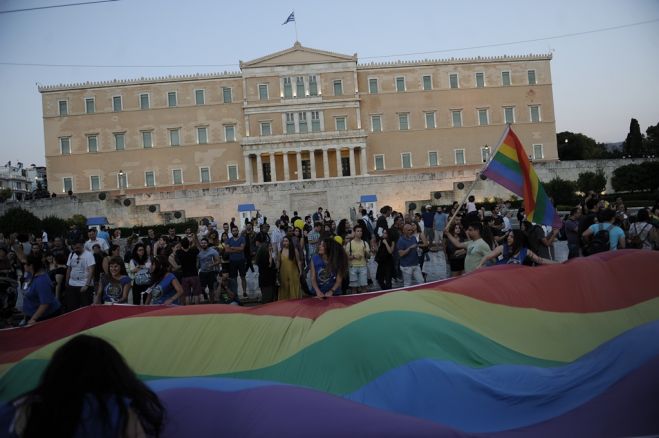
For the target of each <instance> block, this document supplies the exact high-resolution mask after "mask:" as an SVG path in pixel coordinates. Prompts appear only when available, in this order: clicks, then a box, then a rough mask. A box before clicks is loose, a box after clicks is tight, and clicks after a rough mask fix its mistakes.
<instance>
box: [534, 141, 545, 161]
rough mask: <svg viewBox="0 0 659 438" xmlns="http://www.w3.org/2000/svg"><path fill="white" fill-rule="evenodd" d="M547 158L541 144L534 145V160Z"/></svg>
mask: <svg viewBox="0 0 659 438" xmlns="http://www.w3.org/2000/svg"><path fill="white" fill-rule="evenodd" d="M544 158H545V152H544V150H543V147H542V145H541V144H534V145H533V159H534V160H543V159H544Z"/></svg>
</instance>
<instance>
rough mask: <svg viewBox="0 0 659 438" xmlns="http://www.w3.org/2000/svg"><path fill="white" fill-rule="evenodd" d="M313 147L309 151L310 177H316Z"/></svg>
mask: <svg viewBox="0 0 659 438" xmlns="http://www.w3.org/2000/svg"><path fill="white" fill-rule="evenodd" d="M315 152H316V151H314V150H313V149H311V150H310V151H309V165H310V166H311V179H316V156H315Z"/></svg>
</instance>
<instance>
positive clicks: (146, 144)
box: [142, 131, 153, 149]
mask: <svg viewBox="0 0 659 438" xmlns="http://www.w3.org/2000/svg"><path fill="white" fill-rule="evenodd" d="M142 147H143V148H145V149H149V148H152V147H153V135H152V133H151V131H142Z"/></svg>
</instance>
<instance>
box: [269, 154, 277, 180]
mask: <svg viewBox="0 0 659 438" xmlns="http://www.w3.org/2000/svg"><path fill="white" fill-rule="evenodd" d="M270 181H272V182H275V181H277V162H276V161H275V153H274V152H270Z"/></svg>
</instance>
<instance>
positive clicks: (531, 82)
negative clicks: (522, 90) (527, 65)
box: [527, 70, 537, 85]
mask: <svg viewBox="0 0 659 438" xmlns="http://www.w3.org/2000/svg"><path fill="white" fill-rule="evenodd" d="M527 75H528V78H529V85H535V84H536V83H537V82H536V81H535V70H529V71H528V72H527Z"/></svg>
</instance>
